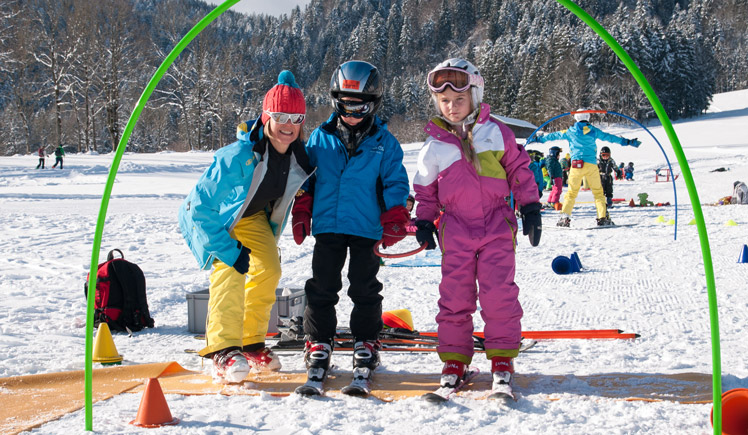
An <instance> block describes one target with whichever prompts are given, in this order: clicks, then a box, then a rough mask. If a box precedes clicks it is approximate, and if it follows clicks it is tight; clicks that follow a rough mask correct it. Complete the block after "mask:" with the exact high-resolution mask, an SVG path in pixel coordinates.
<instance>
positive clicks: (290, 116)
mask: <svg viewBox="0 0 748 435" xmlns="http://www.w3.org/2000/svg"><path fill="white" fill-rule="evenodd" d="M265 114H266V115H267V116H269V117H270V119H272V120H273V121H275V122H277V123H278V124H285V123H287V122H288V121H291V124H294V125H299V124H301V123H303V122H304V118H305V117H306V115H304V114H301V113H281V112H271V111H269V110H266V111H265Z"/></svg>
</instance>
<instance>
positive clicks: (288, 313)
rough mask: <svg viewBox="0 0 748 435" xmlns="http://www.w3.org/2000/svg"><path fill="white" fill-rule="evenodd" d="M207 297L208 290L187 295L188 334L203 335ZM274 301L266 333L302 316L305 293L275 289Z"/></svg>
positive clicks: (300, 290) (289, 289)
mask: <svg viewBox="0 0 748 435" xmlns="http://www.w3.org/2000/svg"><path fill="white" fill-rule="evenodd" d="M283 293H286V294H285V295H284V294H283ZM208 297H209V295H208V289H205V290H200V291H196V292H192V293H187V322H188V323H187V325H188V329H189V331H190V332H193V333H198V334H203V333H205V319H206V318H207V317H208ZM275 299H276V300H275V305H273V310H272V311H271V312H270V322H269V323H268V332H278V326H280V325H282V321H283V320H284V319H290V318H292V317H297V316H303V315H304V308H305V307H306V293H304V289H303V288H293V289H292V288H287V289H283V288H278V289H275Z"/></svg>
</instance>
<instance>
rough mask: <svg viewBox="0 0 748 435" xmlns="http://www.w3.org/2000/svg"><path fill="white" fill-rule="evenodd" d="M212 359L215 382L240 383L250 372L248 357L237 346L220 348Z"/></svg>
mask: <svg viewBox="0 0 748 435" xmlns="http://www.w3.org/2000/svg"><path fill="white" fill-rule="evenodd" d="M211 359H212V360H213V382H216V383H219V384H227V383H238V382H241V381H243V380H244V378H246V377H247V375H248V374H249V364H248V363H247V358H245V357H244V354H243V353H242V351H241V350H239V349H238V348H236V347H229V348H226V349H222V350H219V351H218V352H215V353H214V354H213V356H212V357H211Z"/></svg>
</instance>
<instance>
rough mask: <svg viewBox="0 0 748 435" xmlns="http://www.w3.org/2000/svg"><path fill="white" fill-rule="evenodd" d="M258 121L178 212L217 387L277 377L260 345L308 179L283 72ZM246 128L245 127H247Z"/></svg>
mask: <svg viewBox="0 0 748 435" xmlns="http://www.w3.org/2000/svg"><path fill="white" fill-rule="evenodd" d="M262 107H263V114H262V116H261V117H260V118H259V119H257V120H255V121H253V122H252V123H243V124H241V125H239V127H238V129H237V134H236V137H237V141H236V142H234V143H232V144H231V145H228V146H226V147H224V148H221V149H220V150H218V151H216V153H215V155H214V158H213V163H212V164H211V165H210V167H209V168H208V169H206V170H205V172H204V173H203V175H202V176H201V177H200V179H199V180H198V182H197V185H196V186H195V187H194V188H193V189H192V191H191V192H190V193H189V195H188V196H187V198H186V199H185V201H184V203H183V204H182V206H181V208H180V209H179V226H180V228H181V230H182V235H183V236H184V239H185V240H186V241H187V244H188V245H189V247H190V249H191V250H192V253H193V254H194V256H195V258H196V259H197V261H198V263H199V264H200V266H201V267H202V268H203V269H209V268H211V267H212V268H213V271H212V272H211V275H210V298H209V300H208V318H207V319H206V330H205V331H206V332H205V340H206V346H205V348H204V349H202V350H201V351H200V352H199V354H200V356H203V357H209V358H212V360H213V376H214V379H215V380H216V381H217V382H241V381H242V380H243V379H244V377H245V376H246V375H247V373H249V368H250V366H252V367H255V368H257V369H270V370H277V369H279V368H280V361H279V360H278V358H277V356H276V355H275V354H274V353H273V352H271V351H270V350H269V349H268V348H267V347H266V346H265V334H266V333H267V329H268V322H269V320H270V312H271V309H272V307H273V304H274V303H275V289H276V288H277V286H278V281H279V280H280V276H281V268H280V259H279V256H278V248H277V241H278V238H279V237H280V234H281V233H282V231H283V227H284V225H285V223H286V219H287V217H288V214H289V211H290V207H291V204H292V202H293V200H294V197H295V194H296V192H297V191H298V189H299V188H300V187H301V185H302V184H303V183H304V181H306V179H307V178H308V177H309V175H310V174H311V173H312V172H313V171H312V167H311V166H310V165H309V162H308V158H307V155H306V153H305V151H304V143H303V141H302V137H301V131H302V130H301V129H302V124H303V122H304V117H305V113H306V105H305V103H304V96H303V94H302V93H301V90H300V89H299V88H298V86H297V85H296V82H295V80H294V77H293V74H291V73H290V72H289V71H283V72H282V73H281V74H280V75H279V76H278V84H277V85H276V86H274V87H273V88H272V89H271V90H270V91H269V92H268V93H267V94H266V95H265V99H264V102H263V105H262ZM250 126H251V127H250Z"/></svg>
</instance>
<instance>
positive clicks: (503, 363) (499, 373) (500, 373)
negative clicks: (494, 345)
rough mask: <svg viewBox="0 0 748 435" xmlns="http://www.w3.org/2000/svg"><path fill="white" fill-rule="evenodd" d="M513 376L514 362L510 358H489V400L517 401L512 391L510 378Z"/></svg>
mask: <svg viewBox="0 0 748 435" xmlns="http://www.w3.org/2000/svg"><path fill="white" fill-rule="evenodd" d="M513 375H514V362H513V360H512V358H510V357H505V356H495V357H493V358H491V376H492V377H493V382H492V384H491V394H489V395H488V398H489V399H493V400H504V401H508V400H510V399H511V400H517V399H516V397H515V396H514V392H513V391H512V376H513Z"/></svg>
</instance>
